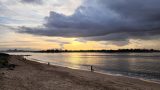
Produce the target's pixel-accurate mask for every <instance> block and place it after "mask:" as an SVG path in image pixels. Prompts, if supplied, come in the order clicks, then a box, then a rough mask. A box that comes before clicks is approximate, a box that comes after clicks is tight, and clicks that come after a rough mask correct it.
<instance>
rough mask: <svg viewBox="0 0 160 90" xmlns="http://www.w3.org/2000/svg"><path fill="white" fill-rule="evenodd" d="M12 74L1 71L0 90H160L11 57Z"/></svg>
mask: <svg viewBox="0 0 160 90" xmlns="http://www.w3.org/2000/svg"><path fill="white" fill-rule="evenodd" d="M10 63H13V64H16V65H18V66H16V68H15V69H14V70H7V69H1V70H0V90H160V84H156V83H151V82H145V81H142V80H138V79H132V78H127V77H122V76H111V75H104V74H99V73H95V72H88V71H81V70H74V69H69V68H65V67H59V66H48V65H46V64H40V63H37V62H33V61H29V60H24V59H23V58H22V56H11V57H10Z"/></svg>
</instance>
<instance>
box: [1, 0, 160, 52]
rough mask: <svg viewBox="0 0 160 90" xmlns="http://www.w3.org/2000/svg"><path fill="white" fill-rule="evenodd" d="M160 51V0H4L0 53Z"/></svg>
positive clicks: (2, 0)
mask: <svg viewBox="0 0 160 90" xmlns="http://www.w3.org/2000/svg"><path fill="white" fill-rule="evenodd" d="M15 48H16V49H25V50H44V49H53V48H58V49H69V50H86V49H87V50H88V49H123V48H142V49H143V48H147V49H160V1H159V0H0V50H6V49H15Z"/></svg>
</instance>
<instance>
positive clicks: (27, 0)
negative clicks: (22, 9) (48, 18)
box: [21, 0, 43, 4]
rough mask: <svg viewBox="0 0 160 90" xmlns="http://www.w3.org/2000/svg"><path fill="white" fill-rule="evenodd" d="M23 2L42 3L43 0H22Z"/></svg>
mask: <svg viewBox="0 0 160 90" xmlns="http://www.w3.org/2000/svg"><path fill="white" fill-rule="evenodd" d="M21 2H23V3H30V4H42V3H43V1H42V0H21Z"/></svg>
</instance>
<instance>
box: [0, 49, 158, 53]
mask: <svg viewBox="0 0 160 90" xmlns="http://www.w3.org/2000/svg"><path fill="white" fill-rule="evenodd" d="M1 52H33V53H37V52H41V53H77V52H80V53H88V52H90V53H155V52H157V53H158V52H160V50H155V49H118V50H60V49H49V50H37V51H27V50H17V49H15V50H5V51H1Z"/></svg>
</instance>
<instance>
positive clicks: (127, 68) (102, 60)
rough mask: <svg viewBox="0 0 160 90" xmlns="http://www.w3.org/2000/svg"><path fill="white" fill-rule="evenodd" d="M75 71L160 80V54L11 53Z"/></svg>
mask: <svg viewBox="0 0 160 90" xmlns="http://www.w3.org/2000/svg"><path fill="white" fill-rule="evenodd" d="M9 54H18V55H32V56H29V57H27V58H28V59H30V60H34V61H37V62H41V63H48V62H50V64H53V65H59V66H64V67H69V68H73V69H82V70H90V66H91V65H93V67H94V69H95V71H98V72H102V73H110V74H114V75H116V74H118V75H125V76H130V77H137V78H145V79H150V80H160V53H121V54H120V53H9Z"/></svg>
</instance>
